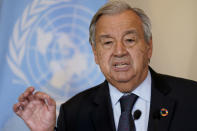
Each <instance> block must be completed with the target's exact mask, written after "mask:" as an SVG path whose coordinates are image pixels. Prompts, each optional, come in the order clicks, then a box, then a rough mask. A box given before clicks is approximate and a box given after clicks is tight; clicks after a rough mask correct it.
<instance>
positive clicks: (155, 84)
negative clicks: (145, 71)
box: [148, 69, 175, 131]
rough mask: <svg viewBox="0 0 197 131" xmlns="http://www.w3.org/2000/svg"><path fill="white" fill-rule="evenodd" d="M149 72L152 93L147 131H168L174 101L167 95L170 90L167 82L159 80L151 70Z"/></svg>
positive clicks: (159, 77)
mask: <svg viewBox="0 0 197 131" xmlns="http://www.w3.org/2000/svg"><path fill="white" fill-rule="evenodd" d="M150 71H151V76H152V89H151V90H152V91H151V105H150V114H149V125H148V131H169V127H170V121H171V119H172V117H173V113H174V109H175V101H174V100H173V99H171V98H170V97H169V95H168V94H169V93H170V90H171V88H170V87H169V86H168V85H167V84H166V82H167V80H165V79H163V78H161V76H160V75H159V74H156V73H155V72H154V71H153V70H152V69H150ZM164 81H166V82H164ZM162 109H163V111H162ZM161 111H162V112H161Z"/></svg>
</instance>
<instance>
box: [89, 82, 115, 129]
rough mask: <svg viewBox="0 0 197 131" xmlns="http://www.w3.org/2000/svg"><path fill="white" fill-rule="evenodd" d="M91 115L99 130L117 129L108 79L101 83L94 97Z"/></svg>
mask: <svg viewBox="0 0 197 131" xmlns="http://www.w3.org/2000/svg"><path fill="white" fill-rule="evenodd" d="M93 101H94V103H93V104H94V109H93V110H92V113H91V116H92V120H93V124H94V126H95V129H96V130H97V131H115V124H114V118H113V110H112V105H111V99H110V94H109V87H108V83H107V81H105V82H104V83H102V84H101V86H100V87H99V89H98V92H97V94H96V95H95V98H94V100H93Z"/></svg>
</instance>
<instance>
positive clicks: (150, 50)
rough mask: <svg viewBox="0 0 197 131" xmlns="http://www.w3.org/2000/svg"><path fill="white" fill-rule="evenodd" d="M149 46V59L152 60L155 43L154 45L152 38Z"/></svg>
mask: <svg viewBox="0 0 197 131" xmlns="http://www.w3.org/2000/svg"><path fill="white" fill-rule="evenodd" d="M147 44H148V58H149V59H151V57H152V52H153V43H152V37H151V39H150V40H149V42H148V43H147Z"/></svg>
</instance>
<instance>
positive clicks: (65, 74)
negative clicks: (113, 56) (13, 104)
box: [7, 0, 103, 106]
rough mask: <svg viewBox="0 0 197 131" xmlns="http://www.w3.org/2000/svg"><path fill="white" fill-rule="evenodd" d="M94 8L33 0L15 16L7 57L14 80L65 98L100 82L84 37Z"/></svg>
mask: <svg viewBox="0 0 197 131" xmlns="http://www.w3.org/2000/svg"><path fill="white" fill-rule="evenodd" d="M93 14H94V13H93V12H92V11H91V10H90V9H89V8H87V7H85V6H82V5H77V4H74V3H73V2H72V1H68V0H67V1H65V0H34V1H32V3H31V4H29V5H28V6H27V7H26V9H25V10H24V12H23V14H22V16H21V17H20V18H19V19H18V20H17V22H16V24H15V26H14V29H13V34H12V36H11V38H10V42H9V53H8V55H7V62H8V65H9V67H10V69H11V70H12V72H13V74H14V75H15V77H14V78H13V82H14V84H20V85H21V86H25V87H28V86H35V87H37V88H38V89H40V90H41V91H44V92H46V93H48V94H50V95H51V96H52V97H53V98H55V99H56V102H57V105H58V106H59V105H60V104H61V103H63V102H64V101H65V100H67V99H68V98H70V97H71V96H73V95H74V94H76V93H77V92H80V91H82V90H84V89H86V88H88V87H91V86H93V85H95V83H99V82H101V81H103V76H102V74H101V73H100V70H99V68H98V66H96V64H95V62H94V57H93V53H92V51H91V46H90V44H89V42H88V34H89V32H88V27H89V23H90V20H91V18H92V16H93Z"/></svg>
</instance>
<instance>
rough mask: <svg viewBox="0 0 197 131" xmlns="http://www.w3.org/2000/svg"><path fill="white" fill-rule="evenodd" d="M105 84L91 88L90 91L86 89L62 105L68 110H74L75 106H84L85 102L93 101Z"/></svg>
mask: <svg viewBox="0 0 197 131" xmlns="http://www.w3.org/2000/svg"><path fill="white" fill-rule="evenodd" d="M103 84H104V83H101V84H99V85H97V86H94V87H91V88H89V89H86V90H84V91H82V92H80V93H78V94H76V95H75V96H73V97H72V98H70V99H69V100H68V101H66V102H65V103H63V104H62V106H66V108H73V106H79V105H80V104H82V103H83V104H84V102H89V100H92V99H93V98H94V96H95V95H96V93H97V91H98V90H99V88H101V87H102V86H103Z"/></svg>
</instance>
